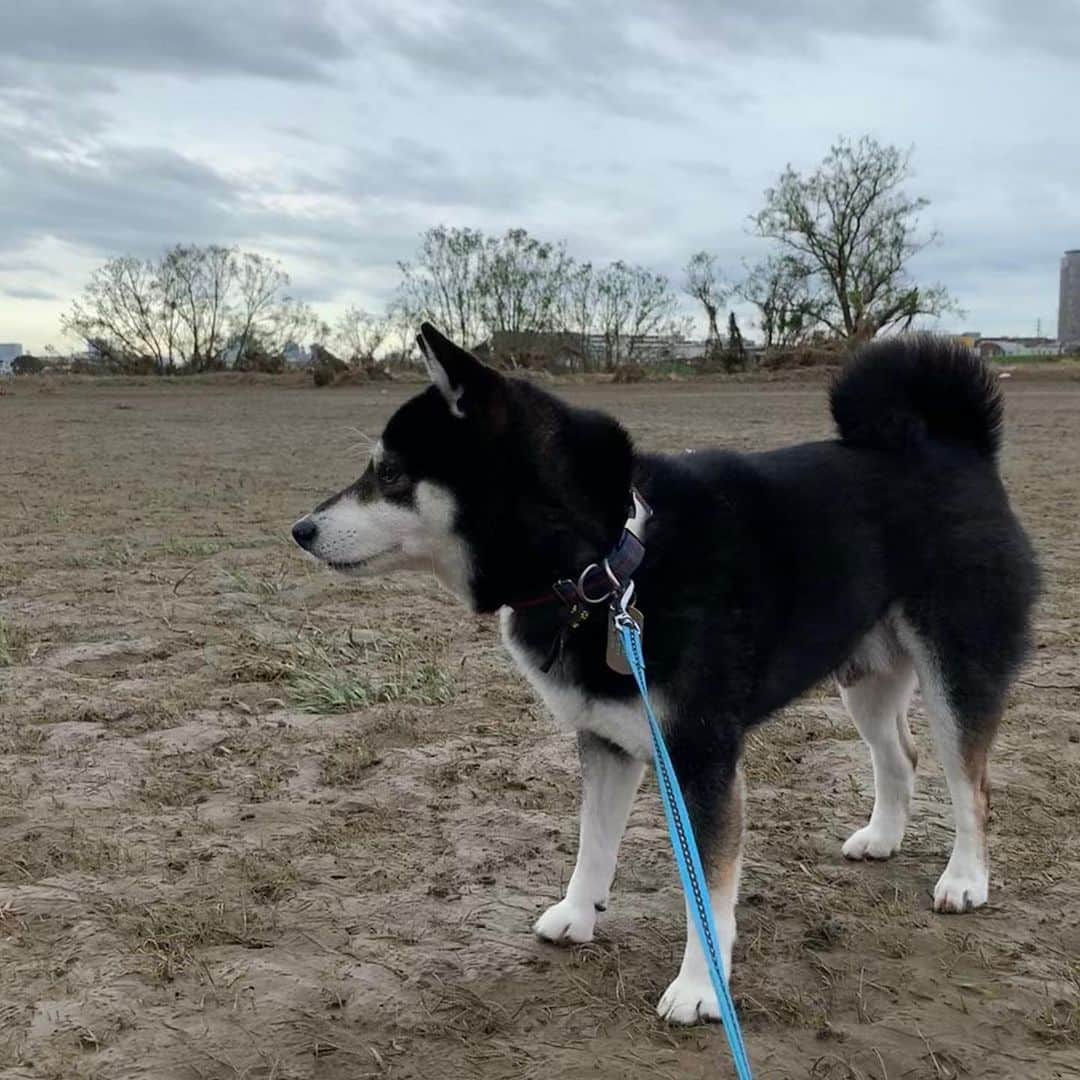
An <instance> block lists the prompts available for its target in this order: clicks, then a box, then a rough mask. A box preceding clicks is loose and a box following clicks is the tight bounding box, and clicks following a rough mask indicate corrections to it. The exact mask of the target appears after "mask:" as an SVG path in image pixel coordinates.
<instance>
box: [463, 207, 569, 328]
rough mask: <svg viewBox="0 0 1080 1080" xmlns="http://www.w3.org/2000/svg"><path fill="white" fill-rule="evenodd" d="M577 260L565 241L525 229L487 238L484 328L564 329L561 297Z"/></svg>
mask: <svg viewBox="0 0 1080 1080" xmlns="http://www.w3.org/2000/svg"><path fill="white" fill-rule="evenodd" d="M572 267H573V260H572V259H571V258H570V256H569V255H567V253H566V249H565V247H564V246H563V245H562V244H551V243H547V242H545V241H541V240H537V239H536V238H535V237H533V236H530V235H529V234H528V233H527V232H526V231H525V230H524V229H510V230H508V231H507V232H506V233H504V234H503V235H502V236H500V237H487V238H485V240H484V242H483V245H482V247H481V254H480V265H479V267H478V274H477V289H478V309H479V315H480V319H481V321H482V322H483V325H484V329H485V330H486V331H487V332H488V333H489V334H495V333H500V332H503V333H515V334H520V333H541V332H545V331H551V330H555V329H560V328H561V320H560V316H561V298H562V295H563V293H564V291H565V288H566V282H567V279H568V277H569V275H570V273H571V271H572Z"/></svg>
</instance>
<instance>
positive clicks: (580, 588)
mask: <svg viewBox="0 0 1080 1080" xmlns="http://www.w3.org/2000/svg"><path fill="white" fill-rule="evenodd" d="M604 563H605V566H604V569H605V571H606V572H607V575H608V578H609V579H610V578H612V577H613V576H614V575H613V574H612V573H611V571H610V570H607V565H606V564H607V560H606V559H605V560H604ZM599 569H600V565H599V564H598V563H589V565H588V566H586V567H585V569H584V570H582V571H581V576H580V577H579V578H578V579H577V585H576V586H574V588H575V589H576V590H577V594H578V596H580V597H581V599H582V600H584V601H585V603H586V604H602V603H603V602H604V601H605V600H606V599H607V598H608V597H609V596H610V595H611V590H610V589H609V590H608V591H607V592H606V593H604V594H603V596H589V595H588V594H587V593H586V592H585V578H586V576H587V575H588V573H589V571H591V570H599ZM616 584H618V581H617V579H616Z"/></svg>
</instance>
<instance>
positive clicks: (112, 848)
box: [0, 373, 1080, 1080]
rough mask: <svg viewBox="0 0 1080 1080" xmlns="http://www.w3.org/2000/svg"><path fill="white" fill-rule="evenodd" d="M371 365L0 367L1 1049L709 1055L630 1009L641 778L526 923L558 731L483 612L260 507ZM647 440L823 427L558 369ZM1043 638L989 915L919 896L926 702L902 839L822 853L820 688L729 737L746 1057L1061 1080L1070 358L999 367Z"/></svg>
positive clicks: (717, 1059) (664, 956) (1074, 854)
mask: <svg viewBox="0 0 1080 1080" xmlns="http://www.w3.org/2000/svg"><path fill="white" fill-rule="evenodd" d="M407 392H408V391H407V389H406V388H400V387H394V386H390V387H352V388H347V389H335V390H328V391H316V390H314V389H307V388H303V389H301V388H294V389H285V388H280V387H273V386H267V385H260V386H257V387H247V388H246V387H237V386H231V387H215V386H213V385H184V384H180V385H161V384H156V385H146V386H118V385H104V384H103V385H100V386H79V385H70V386H63V385H62V386H59V387H53V388H51V389H46V390H43V389H42V388H40V387H37V388H35V387H33V386H31V385H27V384H21V383H20V384H17V385H16V387H15V390H14V393H13V394H12V395H8V396H4V397H0V449H2V459H3V463H2V470H0V620H2V621H0V1078H3V1080H15V1078H20V1080H23V1078H31V1077H33V1078H46V1077H50V1078H65V1080H67V1078H90V1077H94V1078H101V1080H125V1078H129V1077H132V1078H133V1077H143V1078H154V1080H199V1078H205V1080H210V1078H214V1080H217V1078H245V1080H256V1078H258V1080H300V1078H305V1080H306V1078H349V1080H354V1078H357V1077H394V1078H398V1080H405V1078H417V1077H424V1078H427V1077H483V1078H485V1080H495V1078H507V1080H510V1078H518V1077H524V1078H541V1077H543V1078H547V1077H552V1076H558V1077H567V1078H576V1077H586V1076H588V1077H593V1076H607V1077H641V1078H645V1077H649V1078H663V1077H668V1078H674V1077H717V1076H725V1075H729V1073H728V1065H727V1052H726V1049H725V1046H724V1042H723V1036H722V1034H721V1032H720V1031H719V1030H718V1029H715V1028H710V1029H695V1030H690V1031H682V1030H671V1029H668V1028H666V1027H665V1026H664V1025H662V1024H661V1023H660V1022H659V1021H658V1020H657V1019H656V1018H655V1015H654V1013H653V1006H654V1004H655V1002H656V1000H657V998H658V996H659V994H660V992H661V991H662V990H663V988H664V986H665V985H666V983H667V981H668V980H669V978H670V977H671V976H672V974H673V973H674V971H675V969H676V965H677V962H678V958H679V956H680V952H681V943H682V937H683V926H682V921H683V916H682V904H681V901H680V897H679V892H678V884H677V880H676V877H675V873H674V869H673V865H672V862H671V857H670V854H669V852H668V848H667V842H666V838H665V834H664V830H663V823H662V817H661V813H660V810H659V806H658V803H657V798H656V793H655V789H654V788H653V787H652V786H651V783H649V784H647V785H646V787H645V788H644V789H643V791H642V794H641V797H640V798H639V801H638V804H637V807H636V809H635V811H634V814H633V817H632V818H631V822H630V828H629V832H628V835H627V838H626V843H625V845H624V849H623V857H622V862H621V867H620V870H619V876H618V878H617V881H616V886H615V890H614V897H613V903H612V906H611V909H610V910H609V912H608V913H607V915H606V916H604V917H603V918H602V921H601V923H600V929H599V933H598V937H597V940H596V942H595V943H594V944H592V945H590V946H587V947H584V948H580V949H577V950H573V951H560V950H558V949H555V948H553V947H550V946H545V945H543V944H541V943H539V942H537V941H534V940H533V938H532V936H531V935H530V932H529V926H530V923H531V921H532V919H533V918H534V917H535V916H536V914H537V913H538V912H539V911H541V910H542V909H543V907H544V906H545V905H546V904H548V903H549V902H551V901H552V900H554V899H555V898H557V897H558V896H559V894H560V889H561V888H562V886H563V884H564V882H565V880H566V878H567V877H568V875H569V873H570V870H571V867H572V860H573V852H574V848H575V843H576V801H577V778H576V773H575V767H574V765H575V761H574V750H573V746H572V744H571V743H570V742H569V741H567V740H566V739H564V738H562V737H560V736H557V735H555V734H554V733H553V729H552V728H551V726H550V725H549V722H548V720H547V719H546V717H545V716H544V714H543V712H542V710H541V708H540V707H539V706H538V705H537V703H536V702H535V701H534V699H533V698H532V696H531V695H530V692H529V691H528V689H527V688H526V686H525V685H524V683H523V681H522V680H521V679H520V678H518V677H517V675H516V674H515V673H514V671H513V669H512V667H511V665H510V663H509V661H508V660H507V659H506V658H505V657H504V655H503V654H502V652H501V650H500V648H499V646H498V643H497V639H496V631H495V627H494V625H493V624H492V622H491V621H490V620H487V619H480V618H476V617H473V616H471V615H468V614H465V613H463V611H462V610H461V608H459V607H458V606H457V605H456V603H455V602H454V601H453V600H452V599H451V598H450V597H449V596H448V595H446V594H445V593H443V592H441V591H440V590H439V588H438V587H437V586H436V585H435V584H434V582H432V581H430V580H428V579H427V578H425V577H423V576H421V575H402V576H400V577H398V578H395V579H392V580H388V581H385V582H374V583H368V582H356V583H346V582H343V581H340V580H337V579H334V578H332V577H330V576H329V575H328V574H325V573H323V572H322V571H320V570H318V569H316V568H313V567H312V566H310V565H309V564H308V563H307V562H305V561H304V560H303V559H302V558H301V557H300V556H299V554H298V553H297V552H295V551H294V550H292V549H291V548H290V545H289V543H288V541H287V539H286V529H287V526H288V524H289V522H291V520H292V519H293V518H295V517H296V516H297V515H298V514H299V513H300V512H302V511H304V510H306V509H307V508H308V507H309V506H310V505H311V504H312V503H313V501H314V500H316V499H317V498H319V497H321V496H323V495H325V494H326V493H328V492H329V491H330V490H332V489H335V488H336V487H338V486H340V485H341V484H342V483H344V482H345V481H347V480H349V479H351V477H352V475H353V474H355V473H356V472H357V471H358V468H359V464H360V462H361V461H362V460H363V457H364V450H363V441H364V440H363V435H364V434H365V433H366V434H368V435H371V434H377V432H378V430H379V428H380V425H381V423H382V421H383V420H384V419H385V417H386V416H387V414H388V413H389V411H390V410H391V408H392V407H393V406H394V405H395V404H396V403H397V402H398V401H399V400H401V398H402V396H403V395H404V394H405V393H407ZM567 393H568V394H569V396H571V397H573V398H575V399H577V400H580V401H587V402H589V403H590V404H593V405H597V406H601V407H605V408H608V409H610V410H612V411H613V412H615V413H616V414H617V415H618V416H619V417H620V418H621V419H622V420H623V421H624V422H625V423H626V424H627V425H628V427H629V428H630V430H631V431H632V432H633V433H634V435H635V437H636V438H637V439H638V440H639V442H640V443H641V444H642V445H644V446H646V447H650V448H662V449H670V450H677V449H681V448H683V447H693V446H703V445H708V444H710V443H723V444H726V445H728V446H732V447H738V448H742V447H746V448H750V447H754V448H758V447H767V446H774V445H780V444H782V443H785V442H789V441H794V440H798V439H805V438H811V437H817V436H821V435H824V434H826V433H827V432H828V430H829V425H828V421H827V416H826V409H825V403H824V392H823V388H822V386H820V385H814V384H808V383H799V384H787V385H785V384H783V383H775V382H774V383H769V384H768V385H761V386H755V385H753V384H745V383H744V384H738V385H731V384H728V385H724V384H722V383H717V384H705V385H685V384H672V385H662V386H642V385H638V386H627V387H610V386H607V387H605V386H591V387H590V386H577V387H573V388H570V389H568V391H567ZM1007 396H1008V422H1009V432H1008V448H1007V451H1006V453H1005V456H1004V463H1003V464H1004V471H1005V475H1006V478H1007V482H1008V485H1009V487H1010V490H1011V492H1012V494H1013V496H1014V498H1015V501H1016V503H1017V505H1018V507H1019V510H1020V512H1021V514H1022V516H1023V518H1024V520H1025V522H1026V523H1027V525H1028V527H1029V528H1030V530H1031V533H1032V535H1033V537H1034V538H1035V540H1036V543H1037V544H1038V547H1039V549H1040V552H1041V555H1042V559H1043V563H1044V567H1045V572H1046V582H1047V594H1046V598H1045V601H1044V602H1043V604H1042V607H1041V610H1040V613H1039V620H1038V644H1039V647H1038V650H1037V652H1036V654H1035V656H1034V658H1033V661H1032V663H1031V664H1030V666H1029V668H1028V669H1027V670H1026V671H1025V673H1024V676H1023V682H1022V683H1021V684H1020V685H1019V686H1018V687H1017V689H1016V693H1015V695H1014V700H1013V703H1012V707H1011V710H1010V713H1009V716H1008V719H1007V722H1006V724H1005V725H1004V729H1003V732H1002V735H1001V738H1000V740H999V743H998V746H997V749H996V753H995V756H994V772H993V775H994V780H995V793H994V817H993V828H992V850H993V879H992V897H991V906H990V907H988V908H987V909H985V910H983V911H982V912H980V913H978V914H974V915H968V916H964V917H942V916H935V915H934V914H933V913H932V912H931V910H930V890H931V889H932V887H933V884H934V882H935V880H936V879H937V876H938V874H939V873H940V871H941V869H942V867H943V866H944V862H945V858H946V855H947V849H948V844H949V839H950V826H949V808H948V803H947V797H946V792H945V788H944V783H943V779H942V777H941V773H940V770H939V769H938V767H937V764H936V762H935V760H934V756H933V748H932V746H931V745H930V740H929V738H928V736H927V731H926V725H925V722H924V720H923V717H922V715H921V712H919V711H917V713H916V716H915V719H914V725H913V726H914V729H915V732H916V738H917V739H918V741H919V743H920V748H921V751H922V760H921V762H920V767H919V772H920V784H919V789H918V795H917V804H916V812H915V817H914V821H913V825H912V828H911V830H910V832H909V835H908V839H907V841H906V844H905V848H904V851H903V853H902V854H901V855H899V856H898V857H897V858H896V859H894V860H893V861H892V862H890V863H888V864H884V865H852V864H847V863H845V862H844V860H843V859H842V858H841V856H840V844H841V842H842V841H843V839H844V837H845V836H846V835H847V834H848V833H849V832H850V831H851V830H852V829H853V828H855V827H857V826H859V825H861V824H862V823H863V822H864V820H865V817H866V815H867V813H868V811H869V807H870V799H871V775H870V766H869V761H868V758H867V755H866V753H865V752H864V750H863V747H862V745H861V743H860V742H859V740H858V737H857V735H856V733H855V730H854V728H853V727H852V726H851V724H850V723H849V722H848V721H847V719H846V718H845V716H844V715H843V713H842V710H841V709H840V706H839V702H838V700H837V697H836V695H835V693H834V692H833V691H832V690H831V689H830V688H827V687H825V688H822V689H821V691H820V692H817V693H815V694H812V695H810V696H809V697H808V698H807V699H805V700H803V701H801V702H799V703H798V704H796V705H795V706H794V707H792V708H791V709H790V710H789V711H788V712H787V713H786V715H784V716H782V717H778V718H777V719H776V720H775V721H774V722H773V723H772V724H771V725H770V726H769V727H768V728H766V729H765V730H764V731H763V732H761V734H760V735H758V736H757V737H755V739H754V741H753V745H752V746H751V747H750V750H749V770H748V771H749V777H748V779H749V782H750V783H749V806H748V819H749V834H748V841H747V858H746V867H745V878H744V894H743V900H742V903H741V905H740V910H739V924H740V938H739V942H738V944H737V946H736V949H735V965H736V966H735V977H734V983H733V986H734V991H735V995H736V998H737V1001H738V1004H739V1006H740V1008H741V1012H742V1016H743V1018H744V1022H745V1026H746V1032H747V1041H748V1045H749V1050H750V1054H751V1058H752V1060H753V1061H754V1063H755V1065H756V1070H757V1075H758V1076H759V1077H763V1078H771V1077H776V1078H780V1077H823V1078H832V1080H841V1078H851V1080H861V1078H874V1080H900V1078H924V1077H925V1078H930V1080H944V1078H949V1077H990V1078H992V1077H1026V1078H1036V1080H1042V1078H1051V1077H1074V1076H1080V720H1078V716H1077V707H1078V705H1080V690H1078V686H1080V664H1078V660H1077V644H1078V641H1080V533H1078V530H1077V513H1078V507H1080V475H1078V468H1077V466H1078V463H1080V382H1078V381H1075V380H1074V381H1070V380H1069V379H1067V378H1061V379H1054V378H1044V379H1040V380H1035V379H1031V380H1028V379H1026V378H1025V377H1024V375H1023V374H1022V373H1017V375H1016V377H1014V378H1013V379H1012V380H1010V382H1009V383H1008V384H1007Z"/></svg>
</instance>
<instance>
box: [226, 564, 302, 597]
mask: <svg viewBox="0 0 1080 1080" xmlns="http://www.w3.org/2000/svg"><path fill="white" fill-rule="evenodd" d="M221 576H222V579H223V583H224V584H225V585H226V588H225V589H224V590H223V591H225V592H239V593H244V594H245V595H247V596H254V597H257V598H258V599H260V600H271V599H273V598H274V597H276V596H278V595H280V594H281V592H282V591H283V590H284V589H285V588H286V587H287V585H288V582H287V581H286V580H285V573H284V571H283V570H282V571H279V572H278V574H277V576H276V577H272V578H271V577H263V576H261V575H259V574H249V573H248V572H247V571H246V570H240V569H233V570H223V571H222V575H221Z"/></svg>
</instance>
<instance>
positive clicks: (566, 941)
mask: <svg viewBox="0 0 1080 1080" xmlns="http://www.w3.org/2000/svg"><path fill="white" fill-rule="evenodd" d="M595 926H596V908H595V907H593V906H592V904H589V905H587V906H583V905H581V904H577V903H574V902H572V901H571V900H569V899H566V900H560V901H559V902H558V903H557V904H552V905H551V907H549V908H548V909H547V911H545V912H544V914H543V915H541V916H540V918H539V919H537V920H536V922H535V923H533V933H534V934H536V936H537V937H538V938H543V939H544V941H550V942H551V943H552V944H553V945H584V944H585V943H586V942H587V941H592V938H593V928H594V927H595Z"/></svg>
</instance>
